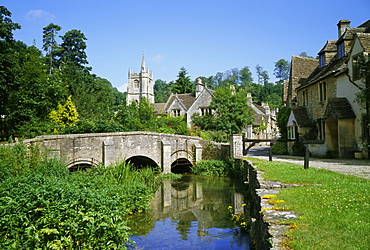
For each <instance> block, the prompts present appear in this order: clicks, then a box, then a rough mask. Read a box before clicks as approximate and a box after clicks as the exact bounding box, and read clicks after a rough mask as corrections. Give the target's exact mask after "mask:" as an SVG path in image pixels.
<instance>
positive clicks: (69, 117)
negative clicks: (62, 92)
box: [49, 96, 78, 132]
mask: <svg viewBox="0 0 370 250" xmlns="http://www.w3.org/2000/svg"><path fill="white" fill-rule="evenodd" d="M49 116H50V119H51V121H52V122H53V123H54V124H55V125H56V126H57V127H56V128H55V129H54V132H60V128H61V129H64V128H68V127H73V126H76V123H77V121H78V113H77V109H76V107H75V105H74V104H73V102H72V96H69V97H68V98H67V100H66V103H65V104H64V105H61V104H60V103H58V107H57V110H52V111H51V112H50V114H49Z"/></svg>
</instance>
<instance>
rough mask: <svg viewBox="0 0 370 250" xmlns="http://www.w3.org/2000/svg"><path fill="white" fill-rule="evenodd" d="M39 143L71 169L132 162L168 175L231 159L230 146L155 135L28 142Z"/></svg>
mask: <svg viewBox="0 0 370 250" xmlns="http://www.w3.org/2000/svg"><path fill="white" fill-rule="evenodd" d="M25 143H30V144H39V145H41V146H42V147H43V148H45V149H46V150H49V152H50V153H51V154H52V155H53V156H56V157H58V158H59V159H62V160H65V161H66V162H67V166H68V167H69V168H74V167H78V166H93V165H97V164H104V166H108V165H109V164H111V163H115V162H117V161H119V160H123V159H126V160H130V161H131V162H133V163H134V164H135V165H150V166H159V167H160V168H161V169H162V171H163V172H164V173H168V172H171V171H172V172H177V171H178V172H183V171H181V170H180V169H184V168H186V167H189V166H191V165H192V164H194V163H195V162H197V161H199V160H201V159H217V158H229V157H230V145H229V144H221V143H216V142H210V141H205V140H203V139H202V138H200V137H193V136H183V135H173V134H162V133H152V132H140V131H138V132H117V133H96V134H72V135H46V136H39V137H36V138H34V139H30V140H26V141H25Z"/></svg>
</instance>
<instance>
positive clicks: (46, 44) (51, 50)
mask: <svg viewBox="0 0 370 250" xmlns="http://www.w3.org/2000/svg"><path fill="white" fill-rule="evenodd" d="M61 29H62V28H61V27H60V26H59V25H56V24H53V23H51V24H49V25H48V26H46V27H45V28H43V30H44V31H43V33H44V35H43V39H42V42H43V46H42V48H43V50H44V51H46V60H47V63H48V65H49V73H50V74H51V72H52V70H53V67H54V62H55V61H57V59H58V58H57V55H58V52H59V50H60V47H59V45H58V43H57V41H56V39H55V37H56V35H57V34H58V31H60V30H61Z"/></svg>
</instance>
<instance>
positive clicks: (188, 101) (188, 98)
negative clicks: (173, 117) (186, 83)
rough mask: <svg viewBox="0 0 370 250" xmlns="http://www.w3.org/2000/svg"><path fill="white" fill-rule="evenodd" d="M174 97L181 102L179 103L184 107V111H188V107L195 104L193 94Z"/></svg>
mask: <svg viewBox="0 0 370 250" xmlns="http://www.w3.org/2000/svg"><path fill="white" fill-rule="evenodd" d="M176 96H177V98H178V99H179V100H180V101H181V103H182V104H183V105H184V106H185V108H186V110H188V109H189V108H190V106H191V105H192V104H193V103H194V102H195V95H194V93H190V94H176Z"/></svg>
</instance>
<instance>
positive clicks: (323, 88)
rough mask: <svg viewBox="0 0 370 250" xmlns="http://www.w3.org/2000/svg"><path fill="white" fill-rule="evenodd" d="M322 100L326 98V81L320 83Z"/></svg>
mask: <svg viewBox="0 0 370 250" xmlns="http://www.w3.org/2000/svg"><path fill="white" fill-rule="evenodd" d="M319 95H320V102H322V101H325V100H326V82H321V83H319Z"/></svg>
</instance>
